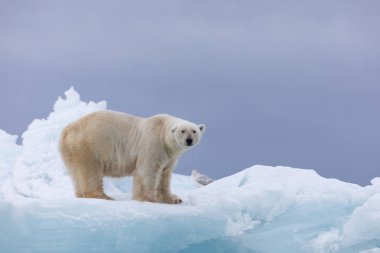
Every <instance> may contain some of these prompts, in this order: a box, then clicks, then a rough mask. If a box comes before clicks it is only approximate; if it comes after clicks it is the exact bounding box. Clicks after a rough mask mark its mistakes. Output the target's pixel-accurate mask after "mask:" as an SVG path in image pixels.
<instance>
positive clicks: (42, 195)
mask: <svg viewBox="0 0 380 253" xmlns="http://www.w3.org/2000/svg"><path fill="white" fill-rule="evenodd" d="M65 95H66V98H65V99H62V98H59V99H58V101H57V102H56V104H55V105H54V111H53V112H52V113H51V114H50V115H49V116H48V117H47V119H42V120H35V121H33V122H32V123H31V124H30V125H29V127H28V129H27V130H26V131H25V133H24V134H23V135H22V138H23V145H22V146H18V145H16V138H17V137H16V136H11V135H9V134H7V133H5V132H4V131H1V130H0V252H182V253H185V252H253V253H258V252H260V253H264V252H273V253H280V252H281V253H283V252H285V253H286V252H289V253H297V252H308V253H310V252H316V253H318V252H321V253H324V252H341V253H343V252H344V253H350V252H353V253H358V252H361V253H379V252H380V178H375V179H373V180H372V181H371V183H372V184H371V185H369V186H366V187H361V186H358V185H354V184H349V183H344V182H341V181H338V180H335V179H326V178H323V177H320V176H319V175H318V174H317V173H315V172H314V171H311V170H302V169H294V168H288V167H268V166H259V165H257V166H253V167H251V168H248V169H245V170H243V171H241V172H239V173H237V174H234V175H232V176H229V177H226V178H223V179H220V180H216V181H215V182H213V183H211V184H209V185H207V186H204V187H199V186H196V185H194V183H193V181H192V180H191V177H190V176H182V175H174V177H173V182H172V189H173V192H175V193H176V194H178V195H180V196H181V197H182V199H183V200H184V203H183V204H181V205H166V204H153V203H141V202H137V201H133V200H131V178H121V179H111V178H106V179H105V190H106V192H107V193H108V194H109V195H111V196H112V197H115V198H116V199H117V201H106V200H96V199H77V198H74V195H73V189H72V185H71V181H70V178H69V176H68V175H67V172H66V171H65V169H64V167H63V164H62V161H61V159H60V157H59V154H58V149H57V142H58V138H59V134H60V131H61V129H62V128H63V127H64V126H65V125H66V124H68V123H69V122H71V121H73V120H75V119H77V118H79V117H80V116H82V115H85V114H87V113H90V112H93V111H96V110H102V109H105V108H106V103H105V102H100V103H93V102H90V103H85V102H82V101H80V97H79V95H78V94H77V93H76V92H75V91H74V89H70V90H69V91H67V92H66V93H65ZM190 171H191V168H189V172H190Z"/></svg>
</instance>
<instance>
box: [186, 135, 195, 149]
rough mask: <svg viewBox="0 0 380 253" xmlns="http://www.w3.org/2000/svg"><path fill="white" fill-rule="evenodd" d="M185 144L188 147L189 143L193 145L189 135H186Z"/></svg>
mask: <svg viewBox="0 0 380 253" xmlns="http://www.w3.org/2000/svg"><path fill="white" fill-rule="evenodd" d="M186 145H187V146H189V147H190V146H191V145H193V139H192V138H191V137H187V139H186Z"/></svg>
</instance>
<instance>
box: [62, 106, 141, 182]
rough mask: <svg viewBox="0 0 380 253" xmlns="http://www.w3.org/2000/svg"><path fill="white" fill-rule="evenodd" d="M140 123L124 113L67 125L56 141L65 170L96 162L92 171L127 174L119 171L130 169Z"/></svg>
mask: <svg viewBox="0 0 380 253" xmlns="http://www.w3.org/2000/svg"><path fill="white" fill-rule="evenodd" d="M143 121H144V119H143V118H140V117H136V116H132V115H129V114H125V113H120V112H113V111H99V112H95V113H91V114H89V115H87V116H84V117H82V118H80V119H79V120H77V121H75V122H73V123H71V124H69V125H68V126H67V127H66V128H65V129H64V130H63V132H62V135H61V140H60V150H61V153H62V157H63V158H64V161H65V163H66V164H67V167H69V168H70V167H77V166H76V164H83V163H90V162H94V163H95V162H96V167H102V168H110V169H111V170H112V171H113V173H112V174H114V176H120V175H122V174H129V172H127V171H122V170H125V169H126V168H129V167H133V164H132V163H133V161H134V160H135V159H134V157H136V156H137V154H136V150H137V149H136V148H135V146H136V145H138V137H139V135H140V134H139V131H140V129H141V127H140V125H141V124H142V122H143ZM70 165H71V166H70ZM99 165H100V166H99ZM94 166H95V164H94ZM131 169H132V168H131ZM111 176H112V175H111Z"/></svg>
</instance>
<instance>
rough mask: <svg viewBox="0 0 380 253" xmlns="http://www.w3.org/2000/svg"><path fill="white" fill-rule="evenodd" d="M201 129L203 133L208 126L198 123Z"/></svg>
mask: <svg viewBox="0 0 380 253" xmlns="http://www.w3.org/2000/svg"><path fill="white" fill-rule="evenodd" d="M198 127H199V130H201V133H203V132H204V131H205V130H206V126H205V125H204V124H200V125H198Z"/></svg>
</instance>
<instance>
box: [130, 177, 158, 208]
mask: <svg viewBox="0 0 380 253" xmlns="http://www.w3.org/2000/svg"><path fill="white" fill-rule="evenodd" d="M158 176H159V172H158V171H157V170H153V169H152V170H146V169H145V170H141V169H140V170H137V172H136V173H135V175H134V176H133V192H132V199H134V200H138V201H149V202H157V193H156V186H157V180H158V178H159V177H158Z"/></svg>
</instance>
